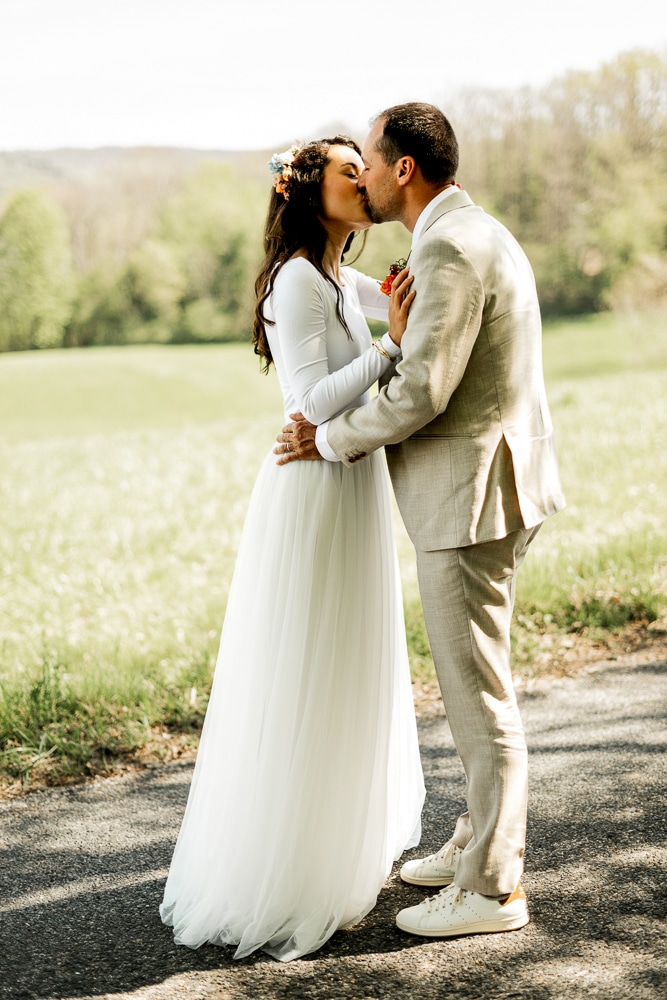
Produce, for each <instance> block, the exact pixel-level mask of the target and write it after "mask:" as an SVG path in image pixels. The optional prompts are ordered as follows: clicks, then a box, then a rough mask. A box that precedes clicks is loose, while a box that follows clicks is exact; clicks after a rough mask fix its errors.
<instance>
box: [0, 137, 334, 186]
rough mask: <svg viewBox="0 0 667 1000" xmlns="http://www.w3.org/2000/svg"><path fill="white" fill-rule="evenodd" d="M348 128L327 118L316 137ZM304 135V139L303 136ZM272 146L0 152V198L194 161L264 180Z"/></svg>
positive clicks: (181, 170)
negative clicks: (24, 189) (218, 164)
mask: <svg viewBox="0 0 667 1000" xmlns="http://www.w3.org/2000/svg"><path fill="white" fill-rule="evenodd" d="M347 131H348V130H347V129H346V127H345V126H344V125H342V124H341V123H340V122H332V123H329V124H328V125H327V126H325V127H324V128H322V130H321V131H319V133H318V134H319V135H336V133H337V132H338V133H340V132H343V133H346V132H347ZM295 138H296V140H297V141H300V137H294V138H292V139H289V138H287V139H285V142H284V143H282V144H279V145H278V146H277V147H276V148H277V149H287V148H288V147H289V146H290V144H291V143H292V142H293V141H295ZM305 138H310V137H309V136H307V137H305ZM275 151H276V150H275V149H271V150H249V151H233V150H221V149H184V148H179V147H164V148H161V147H158V146H135V147H122V146H105V147H101V148H100V149H47V150H17V151H12V152H2V151H0V201H1V200H2V199H4V198H5V197H6V195H8V194H9V193H10V192H12V191H15V190H16V189H17V188H21V187H35V186H36V187H42V186H43V185H49V184H62V183H65V184H67V183H68V182H74V183H81V182H83V183H92V184H94V183H95V182H98V181H100V180H103V179H104V178H105V177H109V176H113V175H118V174H131V173H133V172H137V173H143V174H150V173H153V172H154V173H155V174H156V175H163V174H165V173H167V174H171V175H174V174H186V173H188V172H189V171H190V170H192V169H193V168H194V167H196V166H197V164H198V163H201V162H203V161H206V160H215V161H218V162H220V161H222V162H225V161H226V162H229V163H233V164H234V165H235V166H237V167H239V168H240V169H242V170H243V171H244V173H246V174H249V175H250V176H256V177H257V178H259V179H260V180H263V179H266V180H267V181H268V171H267V161H268V160H269V159H270V158H271V155H272V153H274V152H275Z"/></svg>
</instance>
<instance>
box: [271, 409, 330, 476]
mask: <svg viewBox="0 0 667 1000" xmlns="http://www.w3.org/2000/svg"><path fill="white" fill-rule="evenodd" d="M290 419H291V421H292V423H290V424H286V425H285V427H283V429H282V431H281V432H280V434H279V435H278V437H277V438H276V441H277V442H278V443H277V444H276V446H275V448H274V449H273V451H274V454H275V455H278V462H277V464H278V465H287V463H288V462H299V461H309V462H312V461H316V460H318V459H319V460H321V459H322V456H321V455H320V453H319V451H318V450H317V445H316V444H315V432H316V430H317V427H316V426H315V424H311V423H310V422H309V421H308V420H306V418H305V417H304V415H303V413H290Z"/></svg>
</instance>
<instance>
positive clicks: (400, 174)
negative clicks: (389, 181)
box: [396, 156, 417, 187]
mask: <svg viewBox="0 0 667 1000" xmlns="http://www.w3.org/2000/svg"><path fill="white" fill-rule="evenodd" d="M416 170H417V164H416V163H415V161H414V160H413V158H412V157H411V156H402V157H401V158H400V160H398V161H397V163H396V180H397V182H398V184H400V185H401V187H403V186H404V185H405V184H409V183H410V181H412V180H414V178H415V172H416Z"/></svg>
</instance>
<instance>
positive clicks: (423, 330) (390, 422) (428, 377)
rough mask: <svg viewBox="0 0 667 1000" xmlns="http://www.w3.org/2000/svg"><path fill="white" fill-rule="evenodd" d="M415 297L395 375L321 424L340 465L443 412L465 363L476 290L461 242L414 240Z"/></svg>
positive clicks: (475, 322)
mask: <svg viewBox="0 0 667 1000" xmlns="http://www.w3.org/2000/svg"><path fill="white" fill-rule="evenodd" d="M411 273H412V275H413V277H414V289H415V291H416V293H417V294H416V296H415V300H414V302H413V304H412V307H411V310H410V315H409V317H408V325H407V328H406V330H405V333H404V335H403V340H402V343H401V349H402V351H403V359H402V361H400V362H399V364H398V365H397V366H396V373H395V375H394V376H393V378H391V379H390V381H389V382H388V383H387V384H386V385H385V386H383V387H382V388H381V389H380V392H379V393H378V395H377V396H376V397H375V398H374V399H372V400H371V401H370V402H369V403H368V404H367V405H365V406H363V407H357V408H355V409H352V410H348V411H347V412H346V413H343V414H341V415H340V416H338V417H336V418H335V419H334V420H332V421H331V422H330V423H329V424H328V426H327V441H328V444H329V445H330V447H331V448H332V449H333V451H334V452H335V453H336V455H337V456H338V457H339V458H340V460H341V461H342V462H345V464H348V465H349V464H351V462H350V458H352V459H353V460H357V458H358V457H359V455H360V454H361V455H364V454H369V453H370V452H372V451H375V450H376V449H377V448H380V447H382V446H383V445H385V444H396V443H398V442H399V441H403V440H405V439H406V438H408V437H410V436H411V435H412V434H414V433H416V431H418V430H419V429H420V428H422V427H424V426H425V425H426V424H428V423H430V421H431V420H433V419H434V418H435V417H437V416H438V415H439V414H441V413H443V412H444V410H445V409H446V408H447V404H448V402H449V400H450V398H451V396H452V393H453V392H454V390H455V389H456V387H457V386H458V384H459V382H460V381H461V378H462V377H463V373H464V371H465V369H466V365H467V363H468V359H469V357H470V354H471V351H472V349H473V346H474V343H475V340H476V338H477V335H478V333H479V330H480V326H481V320H482V311H483V307H484V288H483V285H482V280H481V278H480V275H479V274H478V272H477V270H476V269H475V267H474V266H473V264H472V263H471V261H470V260H469V258H468V257H467V256H466V255H465V254H464V253H463V251H462V250H461V248H460V247H459V246H458V245H457V244H455V243H453V242H452V241H450V240H447V239H443V238H442V237H438V236H437V235H436V236H435V237H433V236H432V237H431V238H429V239H427V238H426V237H423V238H422V241H421V242H420V243H419V244H418V246H417V247H416V249H415V252H414V253H413V255H412V258H411Z"/></svg>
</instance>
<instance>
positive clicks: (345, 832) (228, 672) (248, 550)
mask: <svg viewBox="0 0 667 1000" xmlns="http://www.w3.org/2000/svg"><path fill="white" fill-rule="evenodd" d="M275 461H276V460H275V456H274V455H273V454H272V453H271V454H269V455H268V456H267V458H266V459H265V462H264V464H263V466H262V469H261V471H260V474H259V477H258V479H257V482H256V484H255V488H254V490H253V494H252V498H251V501H250V506H249V510H248V515H247V519H246V523H245V527H244V530H243V535H242V539H241V543H240V548H239V553H238V558H237V563H236V568H235V572H234V578H233V581H232V586H231V590H230V594H229V600H228V605H227V612H226V616H225V622H224V627H223V632H222V637H221V643H220V653H219V657H218V664H217V667H216V672H215V677H214V682H213V688H212V692H211V698H210V702H209V706H208V711H207V714H206V719H205V723H204V728H203V732H202V738H201V744H200V749H199V754H198V758H197V763H196V766H195V771H194V776H193V780H192V786H191V789H190V795H189V799H188V804H187V808H186V812H185V817H184V819H183V824H182V827H181V831H180V834H179V837H178V841H177V844H176V848H175V851H174V856H173V860H172V864H171V869H170V872H169V878H168V880H167V885H166V888H165V894H164V902H163V904H162V906H161V908H160V913H161V916H162V919H163V921H164V922H165V923H166V924H169V925H172V926H173V928H174V938H175V940H176V942H177V943H179V944H184V945H187V946H188V947H191V948H197V947H198V946H200V945H201V944H204V943H205V942H210V943H212V944H219V945H236V946H237V950H236V953H235V957H236V958H242V957H244V956H246V955H248V954H250V953H251V952H253V951H255V950H256V949H258V948H261V949H263V950H264V951H266V952H268V953H269V954H270V955H272V956H274V957H275V958H278V959H281V960H283V961H289V960H290V959H293V958H297V957H298V956H300V955H305V954H307V953H309V952H312V951H314V950H316V949H317V948H319V947H321V945H322V944H324V942H325V941H326V940H327V939H328V938H329V937H330V936H331V935H332V934H333V933H334V931H336V930H337V929H338V928H341V927H345V926H349V925H351V924H354V923H356V922H358V921H359V920H361V919H362V918H363V917H364V916H365V915H366V914H367V913H368V911H369V910H371V909H372V907H373V906H374V904H375V902H376V899H377V895H378V893H379V891H380V889H381V888H382V885H383V883H384V881H385V879H386V877H387V875H388V873H389V871H390V869H391V865H392V862H393V861H394V860H395V859H396V858H398V857H399V856H400V854H401V853H402V851H403V850H405V849H406V848H408V847H412V846H414V845H415V844H417V843H418V842H419V838H420V833H421V827H420V815H421V809H422V805H423V800H424V782H423V777H422V770H421V765H420V761H419V747H418V742H417V729H416V723H415V716H414V708H413V702H412V691H411V685H410V678H409V670H408V660H407V650H406V642H405V631H404V624H403V613H402V601H401V590H400V580H399V573H398V563H397V558H396V551H395V546H394V540H393V534H392V524H391V506H390V501H389V493H388V479H387V474H386V467H385V460H384V455H383V453H376V454H374V455H371V456H370V457H369V458H367V459H365V460H364V461H363V462H359V463H358V464H356V465H355V466H354V467H353V468H347V467H345V466H343V465H342V464H339V463H329V462H294V463H292V464H290V465H288V466H285V467H278V466H276V464H275Z"/></svg>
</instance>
